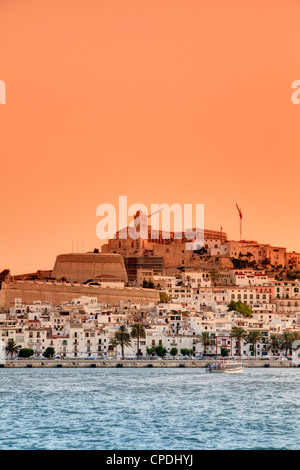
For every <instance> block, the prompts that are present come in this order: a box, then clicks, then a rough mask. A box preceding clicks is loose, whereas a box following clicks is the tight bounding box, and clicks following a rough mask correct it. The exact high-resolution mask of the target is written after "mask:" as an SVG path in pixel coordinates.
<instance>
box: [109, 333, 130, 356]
mask: <svg viewBox="0 0 300 470" xmlns="http://www.w3.org/2000/svg"><path fill="white" fill-rule="evenodd" d="M110 343H111V345H112V347H113V348H115V347H116V346H121V352H122V358H123V359H124V347H125V346H130V345H131V339H130V334H129V332H128V330H127V328H126V326H124V325H121V326H120V328H119V329H118V331H116V332H115V334H114V337H113V338H112V339H111V341H110Z"/></svg>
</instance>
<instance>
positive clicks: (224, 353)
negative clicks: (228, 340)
mask: <svg viewBox="0 0 300 470" xmlns="http://www.w3.org/2000/svg"><path fill="white" fill-rule="evenodd" d="M229 353H230V350H229V349H227V348H221V356H222V357H228V356H229Z"/></svg>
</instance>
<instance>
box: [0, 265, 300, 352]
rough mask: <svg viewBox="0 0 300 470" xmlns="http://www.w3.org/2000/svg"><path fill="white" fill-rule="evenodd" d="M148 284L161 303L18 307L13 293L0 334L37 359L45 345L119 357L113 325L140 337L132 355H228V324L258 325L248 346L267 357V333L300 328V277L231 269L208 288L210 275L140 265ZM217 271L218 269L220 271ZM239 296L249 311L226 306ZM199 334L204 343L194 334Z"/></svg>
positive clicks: (83, 301) (89, 300)
mask: <svg viewBox="0 0 300 470" xmlns="http://www.w3.org/2000/svg"><path fill="white" fill-rule="evenodd" d="M143 274H144V275H145V278H146V279H147V282H152V283H153V286H154V288H156V289H158V290H159V291H161V292H164V293H165V295H167V296H168V298H167V301H165V302H161V303H150V304H148V305H140V304H134V303H132V302H130V301H128V302H125V301H120V302H118V303H117V304H116V305H109V304H105V303H99V302H98V300H97V297H88V296H81V297H78V298H75V299H73V300H72V301H71V302H69V303H68V302H64V303H62V304H61V305H59V306H58V305H52V304H51V303H49V302H42V301H36V302H33V303H32V304H29V305H26V304H24V303H22V299H18V298H16V299H15V301H14V305H13V306H12V307H11V308H10V310H9V312H6V313H4V312H3V313H1V314H0V339H2V340H4V341H5V342H6V343H7V342H8V341H9V340H13V341H15V342H16V343H17V345H18V346H20V347H21V348H30V349H33V350H34V354H35V356H37V357H42V356H43V353H44V352H45V350H46V349H47V347H53V348H54V349H55V355H57V356H60V357H69V358H87V357H94V358H96V357H100V358H107V357H119V356H120V353H121V350H120V347H119V346H118V347H113V346H112V344H111V339H112V338H113V337H114V334H115V332H116V331H117V330H118V329H119V328H120V326H121V325H124V326H126V328H127V329H128V331H129V332H130V330H131V327H132V325H133V324H135V323H141V324H142V325H143V326H144V328H145V331H146V337H145V338H140V341H139V348H140V354H142V355H143V356H145V355H146V354H147V348H153V347H154V348H155V347H157V346H159V345H162V346H163V347H164V348H166V349H167V351H168V352H169V351H170V350H171V349H172V348H177V349H178V353H179V352H180V350H181V349H190V350H193V351H194V353H195V355H196V356H197V355H202V354H203V352H204V351H205V353H207V354H211V355H213V354H220V353H221V349H222V348H226V349H228V350H229V352H230V355H236V354H237V353H238V351H239V344H238V340H237V339H235V338H232V337H231V332H232V329H233V328H234V327H239V328H243V329H244V330H245V331H246V332H247V333H249V332H251V331H253V330H259V331H260V332H261V333H262V334H263V337H264V338H265V340H266V341H265V342H261V343H259V344H257V346H256V353H257V355H258V356H264V355H267V354H272V353H271V352H270V351H269V350H268V348H267V346H266V345H267V342H268V339H269V338H270V336H271V335H274V334H277V335H279V334H282V333H283V332H284V331H286V330H288V331H300V282H299V281H290V282H279V281H277V280H275V279H273V278H268V277H267V276H266V275H265V274H264V273H263V272H260V273H258V272H256V271H254V270H244V271H238V270H235V271H234V270H233V271H231V272H230V276H229V277H228V276H227V278H226V284H225V285H223V286H221V285H215V284H216V283H215V280H216V279H215V273H213V272H211V273H208V272H204V271H203V272H201V271H199V272H189V273H188V272H185V273H182V274H181V275H178V276H173V277H172V276H157V275H153V272H151V271H146V272H144V271H143V270H141V272H140V273H139V278H140V280H141V282H142V281H143ZM221 275H222V273H219V276H221ZM232 300H233V301H235V302H237V301H239V300H240V301H241V302H243V303H247V304H248V305H249V306H250V307H251V308H252V312H253V314H252V316H251V317H244V316H242V315H241V314H238V313H237V312H234V311H228V304H229V302H230V301H232ZM204 332H206V333H207V334H208V336H209V344H207V345H204V344H203V342H201V341H200V340H199V339H200V337H201V335H202V334H203V333H204ZM136 351H137V340H136V339H132V344H131V346H128V347H126V348H125V356H127V357H134V356H135V355H136ZM241 354H242V355H243V356H252V355H253V345H251V344H250V343H247V342H246V341H241Z"/></svg>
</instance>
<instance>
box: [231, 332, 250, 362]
mask: <svg viewBox="0 0 300 470" xmlns="http://www.w3.org/2000/svg"><path fill="white" fill-rule="evenodd" d="M246 336H247V332H246V331H245V330H244V329H243V328H239V327H237V326H235V327H234V328H232V330H231V333H230V338H236V339H237V340H238V355H239V356H240V355H241V343H242V340H243V339H245V338H246Z"/></svg>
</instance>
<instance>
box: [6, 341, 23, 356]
mask: <svg viewBox="0 0 300 470" xmlns="http://www.w3.org/2000/svg"><path fill="white" fill-rule="evenodd" d="M20 349H21V346H17V343H16V342H15V341H13V340H12V339H11V340H9V341H8V343H7V345H6V348H5V352H6V355H7V356H9V355H10V357H11V359H12V358H13V357H14V355H16V354H18V353H19V351H20Z"/></svg>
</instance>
